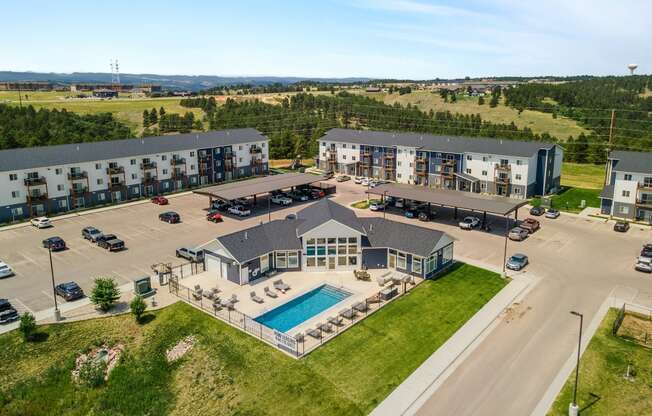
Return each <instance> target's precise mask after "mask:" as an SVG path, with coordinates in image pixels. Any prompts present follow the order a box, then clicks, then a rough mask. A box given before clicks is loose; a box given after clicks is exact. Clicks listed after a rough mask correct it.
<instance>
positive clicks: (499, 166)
mask: <svg viewBox="0 0 652 416" xmlns="http://www.w3.org/2000/svg"><path fill="white" fill-rule="evenodd" d="M496 170H503V171H511V170H512V166H511V165H504V164H502V163H496Z"/></svg>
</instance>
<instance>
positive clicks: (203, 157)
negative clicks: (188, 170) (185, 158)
mask: <svg viewBox="0 0 652 416" xmlns="http://www.w3.org/2000/svg"><path fill="white" fill-rule="evenodd" d="M198 158H199V160H200V161H204V160H209V159H210V158H211V155H210V154H209V153H200V154H199V155H198Z"/></svg>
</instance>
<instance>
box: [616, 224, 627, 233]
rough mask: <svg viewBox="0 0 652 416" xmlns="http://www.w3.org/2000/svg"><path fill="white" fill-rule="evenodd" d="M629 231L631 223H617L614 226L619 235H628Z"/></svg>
mask: <svg viewBox="0 0 652 416" xmlns="http://www.w3.org/2000/svg"><path fill="white" fill-rule="evenodd" d="M627 230H629V223H628V222H627V221H616V223H615V224H614V231H618V232H619V233H626V232H627Z"/></svg>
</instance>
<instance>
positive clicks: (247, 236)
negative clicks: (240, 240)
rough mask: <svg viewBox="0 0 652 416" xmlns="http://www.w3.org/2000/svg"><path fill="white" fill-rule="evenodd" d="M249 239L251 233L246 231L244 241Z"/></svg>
mask: <svg viewBox="0 0 652 416" xmlns="http://www.w3.org/2000/svg"><path fill="white" fill-rule="evenodd" d="M248 238H249V233H247V232H246V231H245V235H244V239H245V240H246V239H248Z"/></svg>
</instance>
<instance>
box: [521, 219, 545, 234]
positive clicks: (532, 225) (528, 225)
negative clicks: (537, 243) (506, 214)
mask: <svg viewBox="0 0 652 416" xmlns="http://www.w3.org/2000/svg"><path fill="white" fill-rule="evenodd" d="M519 227H521V228H522V229H524V230H526V231H527V232H528V233H530V234H532V233H534V232H535V231H536V230H538V229H539V227H541V225H540V224H539V221H537V220H535V219H534V218H526V219H524V220H523V222H521V225H519Z"/></svg>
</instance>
